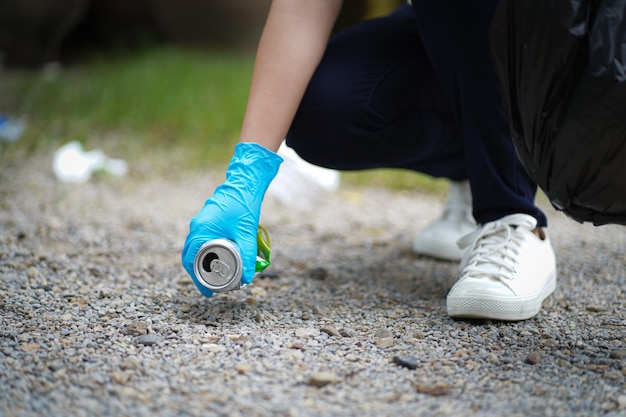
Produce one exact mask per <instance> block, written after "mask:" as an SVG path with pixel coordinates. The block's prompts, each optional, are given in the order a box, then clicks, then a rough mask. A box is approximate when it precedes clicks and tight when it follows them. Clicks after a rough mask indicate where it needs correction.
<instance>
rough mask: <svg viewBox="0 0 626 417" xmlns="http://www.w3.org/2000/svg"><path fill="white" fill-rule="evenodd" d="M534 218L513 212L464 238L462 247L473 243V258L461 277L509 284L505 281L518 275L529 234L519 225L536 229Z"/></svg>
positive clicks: (460, 243) (471, 253) (471, 255)
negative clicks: (487, 279)
mask: <svg viewBox="0 0 626 417" xmlns="http://www.w3.org/2000/svg"><path fill="white" fill-rule="evenodd" d="M535 226H536V223H535V222H534V219H533V218H532V217H530V216H527V215H515V214H514V215H510V216H506V217H504V218H502V219H500V220H497V221H494V222H490V223H487V224H485V225H484V226H483V227H481V228H479V229H477V230H476V231H474V232H472V233H470V234H468V235H466V236H464V237H462V238H461V239H460V240H459V242H458V245H459V247H461V248H467V247H469V246H471V252H470V254H469V259H467V262H465V263H464V265H465V266H464V268H463V273H462V275H461V277H460V280H463V279H465V278H467V277H488V278H492V279H496V280H499V281H501V282H502V283H503V284H505V285H507V286H508V284H507V283H506V282H505V281H503V280H512V279H514V278H515V273H516V265H517V264H518V257H519V254H520V250H521V247H522V244H523V243H524V242H525V240H526V237H525V236H524V235H523V234H521V233H516V228H517V227H523V228H527V229H528V230H532V229H533V228H534V227H535Z"/></svg>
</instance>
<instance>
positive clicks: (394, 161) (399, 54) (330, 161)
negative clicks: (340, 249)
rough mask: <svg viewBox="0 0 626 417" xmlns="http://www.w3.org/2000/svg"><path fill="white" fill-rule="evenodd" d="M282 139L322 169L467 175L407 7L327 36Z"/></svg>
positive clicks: (457, 139) (458, 143)
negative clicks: (329, 36) (412, 171)
mask: <svg viewBox="0 0 626 417" xmlns="http://www.w3.org/2000/svg"><path fill="white" fill-rule="evenodd" d="M286 143H287V145H288V146H289V147H291V148H293V149H294V150H295V151H296V152H297V153H298V154H299V155H300V156H301V157H302V158H303V159H305V160H307V161H309V162H311V163H313V164H316V165H320V166H324V167H327V168H334V169H340V170H358V169H370V168H406V169H410V170H414V171H419V172H423V173H426V174H429V175H432V176H435V177H447V178H450V179H453V180H464V179H466V178H467V172H466V169H465V149H464V144H463V141H462V140H461V138H460V136H459V135H458V133H457V130H456V128H454V127H453V123H452V118H451V113H450V110H449V108H448V107H447V105H446V103H445V100H444V96H443V94H442V91H441V90H440V89H439V87H438V84H437V81H436V78H435V75H434V73H433V71H432V68H431V66H430V65H429V63H428V60H427V57H426V54H425V51H424V49H423V47H422V45H421V43H420V41H419V36H418V35H417V30H416V27H415V22H414V18H413V14H412V11H411V9H410V7H408V6H407V7H402V8H400V9H398V10H397V11H395V12H394V13H392V14H391V15H390V16H387V17H384V18H379V19H373V20H368V21H365V22H361V23H359V24H357V25H355V26H353V27H351V28H349V29H347V30H344V31H343V32H340V33H339V34H338V35H336V36H334V37H333V38H332V39H331V41H330V43H329V46H328V48H327V51H326V54H325V56H324V58H323V59H322V62H321V63H320V65H319V67H318V69H317V71H316V73H315V74H314V76H313V79H312V80H311V83H310V85H309V87H308V89H307V91H306V93H305V96H304V98H303V100H302V103H301V105H300V108H299V110H298V112H297V114H296V117H295V119H294V122H293V124H292V126H291V128H290V130H289V132H288V134H287V138H286Z"/></svg>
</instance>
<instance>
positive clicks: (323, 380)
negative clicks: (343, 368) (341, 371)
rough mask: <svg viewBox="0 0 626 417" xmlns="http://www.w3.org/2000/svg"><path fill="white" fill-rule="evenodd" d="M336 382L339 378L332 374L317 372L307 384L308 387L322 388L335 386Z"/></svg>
mask: <svg viewBox="0 0 626 417" xmlns="http://www.w3.org/2000/svg"><path fill="white" fill-rule="evenodd" d="M336 382H337V376H336V375H335V374H333V373H332V372H316V373H313V374H311V376H310V377H309V379H308V380H307V382H306V383H307V385H311V386H313V387H318V388H321V387H324V386H326V385H329V384H334V383H336Z"/></svg>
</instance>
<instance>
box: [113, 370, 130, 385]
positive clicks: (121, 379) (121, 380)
mask: <svg viewBox="0 0 626 417" xmlns="http://www.w3.org/2000/svg"><path fill="white" fill-rule="evenodd" d="M110 376H111V381H113V382H115V383H116V384H122V385H123V384H125V383H127V382H128V381H129V380H130V375H129V374H127V373H126V372H124V371H113V372H111V374H110Z"/></svg>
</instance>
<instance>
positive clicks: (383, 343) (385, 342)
mask: <svg viewBox="0 0 626 417" xmlns="http://www.w3.org/2000/svg"><path fill="white" fill-rule="evenodd" d="M394 343H395V342H394V340H393V337H383V338H382V339H376V341H375V342H374V344H375V345H376V347H377V348H379V349H387V348H388V347H391V346H393V344H394Z"/></svg>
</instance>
